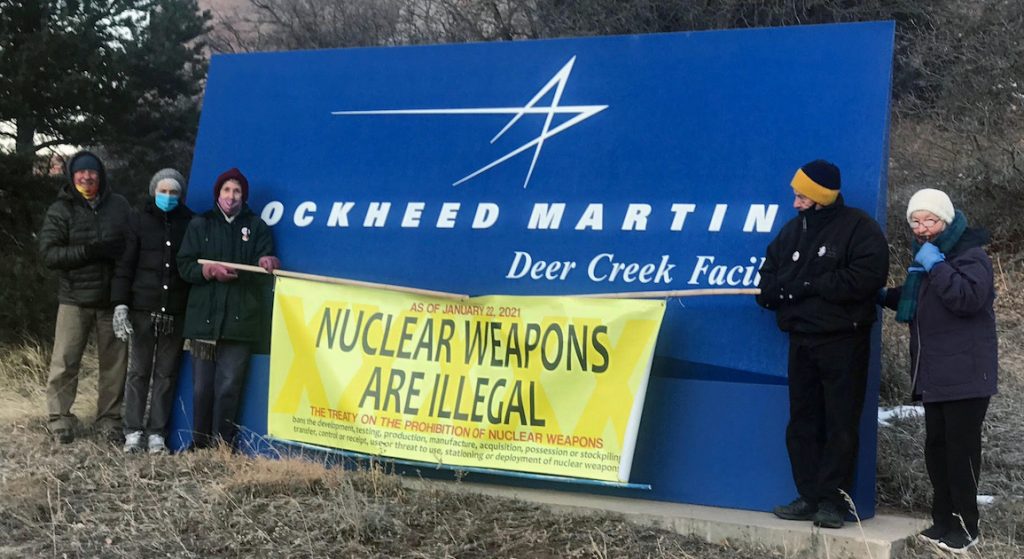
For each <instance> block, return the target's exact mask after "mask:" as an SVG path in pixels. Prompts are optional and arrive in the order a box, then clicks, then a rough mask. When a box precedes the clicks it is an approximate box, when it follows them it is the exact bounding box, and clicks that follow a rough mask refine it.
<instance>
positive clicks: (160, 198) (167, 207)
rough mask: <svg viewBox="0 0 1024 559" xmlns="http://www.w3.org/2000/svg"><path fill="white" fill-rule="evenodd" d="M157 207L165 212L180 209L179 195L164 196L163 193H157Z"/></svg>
mask: <svg viewBox="0 0 1024 559" xmlns="http://www.w3.org/2000/svg"><path fill="white" fill-rule="evenodd" d="M156 207H158V208H160V209H161V210H163V211H165V212H169V211H171V210H173V209H174V208H176V207H178V195H177V194H164V193H162V192H157V193H156Z"/></svg>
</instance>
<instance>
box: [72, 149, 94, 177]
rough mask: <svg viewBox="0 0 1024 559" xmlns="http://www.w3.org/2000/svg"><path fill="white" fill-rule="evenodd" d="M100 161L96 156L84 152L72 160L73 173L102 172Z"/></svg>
mask: <svg viewBox="0 0 1024 559" xmlns="http://www.w3.org/2000/svg"><path fill="white" fill-rule="evenodd" d="M100 168H101V167H100V160H99V159H97V158H96V156H95V155H93V154H91V153H88V152H83V153H81V154H80V155H78V156H76V157H75V158H74V159H72V160H71V172H72V173H76V172H78V171H97V172H99V170H100Z"/></svg>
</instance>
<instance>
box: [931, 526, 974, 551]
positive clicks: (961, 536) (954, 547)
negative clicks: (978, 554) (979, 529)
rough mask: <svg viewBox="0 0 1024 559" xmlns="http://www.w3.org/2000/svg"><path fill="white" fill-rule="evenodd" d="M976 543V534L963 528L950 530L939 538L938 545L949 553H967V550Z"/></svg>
mask: <svg viewBox="0 0 1024 559" xmlns="http://www.w3.org/2000/svg"><path fill="white" fill-rule="evenodd" d="M976 545H978V536H972V535H970V534H969V533H967V531H965V530H964V529H963V528H954V529H953V530H950V531H949V533H947V534H946V535H945V536H942V539H940V540H939V547H941V548H942V549H945V550H946V551H949V552H951V553H967V550H968V549H970V548H972V547H974V546H976Z"/></svg>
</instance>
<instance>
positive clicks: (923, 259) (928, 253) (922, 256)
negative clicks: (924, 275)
mask: <svg viewBox="0 0 1024 559" xmlns="http://www.w3.org/2000/svg"><path fill="white" fill-rule="evenodd" d="M945 259H946V255H944V254H942V253H941V252H939V247H937V246H935V245H933V244H931V243H925V244H923V245H921V250H919V251H917V255H916V256H914V262H917V263H918V264H920V265H921V266H924V269H925V270H926V271H929V272H930V271H932V267H933V266H935V265H936V264H938V263H939V262H942V261H943V260H945Z"/></svg>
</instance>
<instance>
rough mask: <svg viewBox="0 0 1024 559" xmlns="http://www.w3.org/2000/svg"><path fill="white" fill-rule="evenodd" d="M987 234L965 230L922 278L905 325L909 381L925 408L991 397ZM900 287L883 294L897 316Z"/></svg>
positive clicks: (994, 367) (993, 367)
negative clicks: (913, 311) (907, 326)
mask: <svg viewBox="0 0 1024 559" xmlns="http://www.w3.org/2000/svg"><path fill="white" fill-rule="evenodd" d="M987 242H988V234H987V233H986V232H985V231H982V230H979V229H967V230H966V231H964V234H963V235H962V236H961V237H960V241H958V242H957V244H956V245H955V246H954V247H953V249H952V250H950V251H949V252H948V253H947V254H946V255H945V256H946V260H945V261H943V262H939V263H938V264H936V265H935V266H934V267H932V269H931V271H930V272H928V274H927V275H926V276H925V278H924V280H923V281H922V282H921V288H920V290H919V291H918V295H917V313H916V315H915V316H914V318H913V320H911V322H910V375H911V383H912V384H913V386H912V392H913V394H914V399H915V400H923V401H924V402H925V403H931V402H945V401H950V400H963V399H967V398H980V397H985V396H992V395H993V394H995V393H996V391H997V388H996V385H997V374H998V370H999V357H998V340H997V338H996V316H995V311H994V310H993V304H994V302H995V285H994V283H995V282H994V277H993V273H992V260H990V259H989V257H988V255H987V254H986V253H985V250H984V249H983V248H982V247H983V246H984V245H985V244H986V243H987ZM901 293H902V287H896V288H892V289H889V290H888V291H887V292H886V298H885V306H887V307H889V308H890V309H893V310H896V309H897V307H898V306H899V301H900V295H901Z"/></svg>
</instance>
